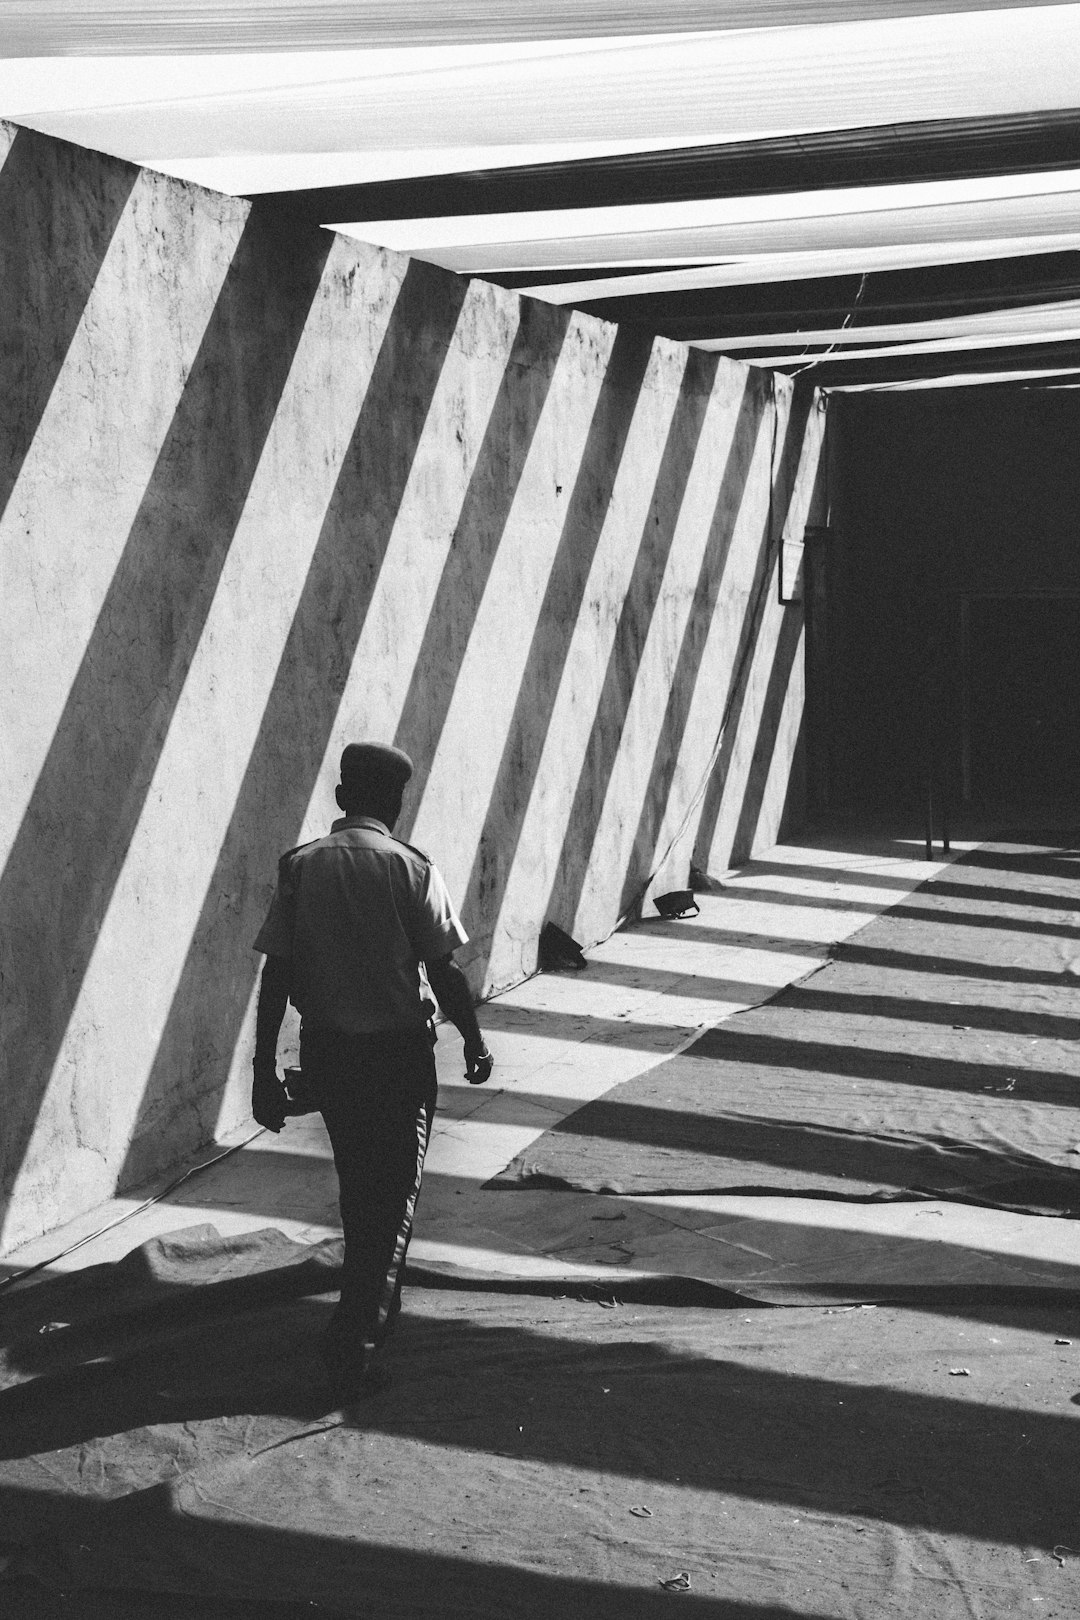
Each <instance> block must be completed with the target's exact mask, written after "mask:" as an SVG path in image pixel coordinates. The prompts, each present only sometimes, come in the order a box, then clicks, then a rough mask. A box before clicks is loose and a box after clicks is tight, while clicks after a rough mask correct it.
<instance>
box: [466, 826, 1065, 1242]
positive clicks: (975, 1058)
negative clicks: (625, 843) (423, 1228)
mask: <svg viewBox="0 0 1080 1620" xmlns="http://www.w3.org/2000/svg"><path fill="white" fill-rule="evenodd" d="M735 892H736V891H734V890H733V891H732V893H735ZM738 892H739V893H745V894H746V896H747V898H749V899H754V898H761V899H765V898H768V899H770V900H772V901H782V900H784V899H788V898H790V899H791V900H792V903H793V904H796V905H799V904H806V903H807V902H806V901H805V900H804V899H803V898H802V897H795V896H788V895H786V894H781V893H779V892H777V893H773V892H771V891H767V890H765V889H764V888H762V889H745V888H742V887H741V888H740V890H739V891H738ZM672 926H673V927H677V926H678V925H677V924H673V925H672ZM698 937H700V930H699V934H698ZM725 939H726V937H725ZM761 943H762V942H761V941H760V940H757V939H755V940H754V944H755V946H758V947H759V948H760V946H761ZM778 944H780V945H781V946H782V944H783V942H782V941H781V942H778ZM1078 1035H1080V850H1078V849H1076V848H1074V847H1068V848H1064V847H1057V846H1053V845H1050V844H1046V843H1042V842H1035V841H1032V840H1031V839H1024V838H1016V839H1013V840H1010V841H1003V842H998V843H993V844H987V845H984V846H982V847H981V848H980V849H978V850H975V851H972V852H971V853H969V854H967V855H965V856H964V857H962V858H961V859H960V860H959V861H957V862H956V863H955V864H953V865H952V866H950V867H948V868H947V869H946V870H945V871H944V872H943V873H942V874H941V875H940V876H939V877H936V878H934V879H932V880H931V881H930V882H928V883H925V884H923V885H922V886H921V887H920V888H919V889H917V890H916V891H915V892H914V893H912V894H911V895H909V896H907V897H906V898H905V899H904V900H902V901H901V902H900V903H899V904H898V905H895V906H893V907H892V908H891V910H889V911H888V912H886V913H885V914H883V915H882V916H881V917H879V918H877V919H875V920H874V921H873V922H871V923H869V924H868V925H867V926H866V927H865V928H863V929H862V930H860V932H859V933H858V934H856V935H855V936H854V937H853V938H852V939H850V940H849V941H847V942H846V943H844V944H843V945H841V946H839V947H838V948H837V949H836V951H835V960H833V961H831V962H829V963H827V964H826V965H825V966H824V967H823V968H821V969H820V970H818V971H817V972H815V973H813V974H811V975H810V976H809V977H808V978H806V979H804V980H803V981H802V982H801V983H799V984H797V985H794V986H792V987H791V988H790V989H788V990H785V991H783V992H782V993H781V994H780V995H778V996H777V997H775V998H774V999H773V1000H772V1001H770V1002H767V1003H765V1004H764V1005H762V1006H759V1007H755V1008H753V1009H751V1010H750V1011H748V1012H743V1013H738V1014H736V1015H735V1016H734V1017H732V1018H730V1019H728V1020H727V1021H726V1022H725V1023H723V1024H721V1025H719V1026H717V1028H715V1029H712V1030H710V1031H709V1032H708V1033H707V1034H705V1035H704V1036H702V1038H701V1039H700V1040H699V1041H697V1042H696V1043H695V1044H694V1045H693V1046H691V1047H690V1048H689V1049H688V1050H687V1051H686V1052H684V1053H682V1054H681V1055H680V1056H678V1057H675V1058H672V1059H670V1060H668V1061H667V1062H665V1063H662V1064H660V1065H659V1066H658V1067H656V1068H653V1069H650V1070H648V1071H647V1072H646V1073H644V1074H642V1075H639V1076H638V1077H637V1078H636V1079H633V1080H629V1081H627V1082H626V1083H625V1084H623V1085H621V1086H617V1087H615V1088H614V1089H613V1090H612V1091H610V1092H608V1093H607V1094H606V1095H605V1096H603V1097H601V1098H598V1099H596V1100H595V1101H593V1102H590V1103H588V1104H586V1105H585V1106H584V1107H583V1108H580V1109H578V1110H577V1111H576V1112H575V1113H573V1114H571V1115H570V1116H569V1117H568V1118H566V1119H564V1120H562V1121H560V1123H559V1124H558V1125H557V1126H555V1127H554V1128H553V1129H552V1130H550V1131H547V1132H546V1133H545V1134H544V1135H543V1136H542V1137H540V1138H539V1139H538V1140H537V1141H535V1142H533V1143H532V1144H531V1145H530V1146H529V1147H528V1148H526V1149H525V1151H524V1152H522V1153H521V1154H519V1155H518V1157H517V1158H516V1159H514V1160H513V1162H512V1163H511V1164H510V1165H509V1166H508V1167H507V1168H506V1169H505V1170H504V1171H503V1172H502V1173H501V1174H500V1175H499V1176H497V1177H495V1178H494V1181H493V1182H491V1183H489V1185H491V1186H498V1187H504V1188H506V1187H510V1188H513V1187H525V1186H532V1187H536V1186H561V1187H574V1188H578V1189H582V1190H586V1191H593V1192H613V1193H622V1194H646V1193H649V1194H657V1193H705V1192H710V1193H725V1192H753V1193H765V1192H768V1193H788V1194H801V1195H804V1196H805V1195H817V1196H821V1197H828V1198H858V1199H898V1198H916V1197H934V1198H948V1199H953V1200H960V1201H964V1202H971V1203H978V1204H985V1205H991V1206H995V1207H998V1208H1002V1209H1010V1210H1019V1211H1026V1212H1032V1213H1039V1214H1056V1215H1073V1216H1075V1215H1080V1044H1078V1041H1077V1037H1078Z"/></svg>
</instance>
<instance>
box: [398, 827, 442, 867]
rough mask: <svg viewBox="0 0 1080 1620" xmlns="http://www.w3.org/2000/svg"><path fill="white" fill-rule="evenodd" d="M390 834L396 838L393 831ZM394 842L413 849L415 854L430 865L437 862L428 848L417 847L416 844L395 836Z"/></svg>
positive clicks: (404, 847)
mask: <svg viewBox="0 0 1080 1620" xmlns="http://www.w3.org/2000/svg"><path fill="white" fill-rule="evenodd" d="M390 836H391V838H394V835H393V833H391V834H390ZM394 843H395V844H400V845H401V847H402V849H409V850H411V851H412V853H413V854H414V855H419V857H420V859H421V860H422V861H426V862H427V863H428V865H429V866H434V864H435V863H434V861H433V860H432V859H431V856H430V855H429V854H428V852H427V850H426V849H417V847H416V845H415V844H407V843H406V842H405V840H404V838H394Z"/></svg>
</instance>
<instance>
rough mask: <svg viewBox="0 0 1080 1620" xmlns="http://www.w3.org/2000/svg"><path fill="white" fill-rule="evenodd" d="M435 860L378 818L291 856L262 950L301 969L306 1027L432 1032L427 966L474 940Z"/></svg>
mask: <svg viewBox="0 0 1080 1620" xmlns="http://www.w3.org/2000/svg"><path fill="white" fill-rule="evenodd" d="M468 937H469V936H468V935H467V934H466V932H465V930H464V928H463V927H462V925H461V920H460V918H459V917H458V915H457V913H456V911H455V910H454V907H453V905H452V904H451V901H450V896H449V894H448V893H447V890H446V884H445V883H444V882H443V879H442V877H441V875H440V873H439V871H438V869H437V868H436V867H435V865H434V864H433V863H432V862H431V861H430V860H428V858H427V857H426V856H425V855H423V854H421V853H420V851H419V850H415V849H413V848H412V847H411V845H409V844H403V843H401V842H399V840H398V839H396V838H392V837H391V836H390V833H389V831H388V830H387V828H386V827H385V826H384V824H383V823H382V822H381V821H376V820H375V819H374V818H373V817H371V816H345V817H343V818H342V819H341V820H340V821H335V822H334V824H333V826H332V827H331V829H330V832H329V833H328V834H327V835H326V837H325V838H317V839H316V840H315V842H314V843H311V844H302V845H301V846H300V848H299V849H295V850H291V851H290V852H289V853H288V854H287V855H283V856H282V858H281V861H280V862H279V864H278V883H277V890H276V892H275V894H274V898H273V901H272V902H271V905H270V911H269V913H268V915H267V918H266V921H265V922H264V923H263V926H262V928H261V929H260V930H259V934H258V937H257V938H256V940H255V949H256V950H257V951H262V952H263V954H264V955H266V956H281V957H284V958H286V959H287V960H288V962H289V963H290V964H291V968H292V974H291V985H290V991H289V994H290V999H291V1000H292V1001H293V1003H294V1005H295V1006H296V1007H297V1008H298V1009H299V1011H300V1014H301V1017H302V1019H303V1022H304V1027H305V1028H306V1029H335V1030H343V1031H346V1032H348V1033H349V1034H357V1035H360V1034H371V1033H374V1032H376V1031H378V1030H406V1029H415V1028H417V1027H423V1026H424V1024H426V1022H427V1020H428V1018H429V1017H430V1016H431V1013H432V1012H433V1011H434V1004H433V1002H432V1001H431V1000H430V992H429V991H428V987H427V981H426V979H425V978H424V977H423V975H422V970H421V966H420V964H421V963H422V962H425V961H434V960H436V959H438V958H440V957H444V956H448V955H449V954H450V952H451V951H453V950H454V949H455V948H456V947H457V946H458V945H464V944H465V943H466V941H467V939H468Z"/></svg>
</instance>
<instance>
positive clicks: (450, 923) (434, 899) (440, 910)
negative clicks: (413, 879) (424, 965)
mask: <svg viewBox="0 0 1080 1620" xmlns="http://www.w3.org/2000/svg"><path fill="white" fill-rule="evenodd" d="M468 938H469V936H468V934H467V933H466V932H465V929H464V928H463V927H462V924H461V918H460V917H459V916H458V914H457V912H456V911H455V910H454V905H453V902H452V900H451V899H450V895H449V892H448V890H447V887H446V884H445V883H444V881H443V877H442V873H441V872H440V871H439V869H438V867H437V866H435V865H433V864H431V863H430V862H429V864H428V866H427V868H426V870H425V873H424V879H423V883H422V885H421V888H420V894H419V916H418V917H417V919H416V922H415V926H414V930H413V945H414V946H415V949H416V954H417V955H418V956H419V958H420V960H421V961H422V962H432V961H436V960H437V959H438V958H440V957H443V956H449V955H450V952H451V951H454V950H456V949H457V947H458V946H459V945H464V944H465V943H466V942H467V940H468Z"/></svg>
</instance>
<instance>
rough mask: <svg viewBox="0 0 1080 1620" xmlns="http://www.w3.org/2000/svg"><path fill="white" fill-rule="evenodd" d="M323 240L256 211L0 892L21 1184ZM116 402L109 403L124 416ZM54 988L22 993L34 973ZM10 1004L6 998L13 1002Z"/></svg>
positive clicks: (11, 1152) (6, 1151)
mask: <svg viewBox="0 0 1080 1620" xmlns="http://www.w3.org/2000/svg"><path fill="white" fill-rule="evenodd" d="M331 241H332V237H331V236H330V235H329V233H312V234H311V235H310V236H305V237H304V238H301V239H299V240H297V239H296V238H295V237H293V238H291V239H289V240H283V239H282V238H281V236H280V235H279V234H278V232H277V231H276V230H275V229H274V228H273V227H272V226H267V225H266V224H265V223H264V221H263V216H262V213H261V211H260V210H259V209H257V208H256V209H253V211H252V213H251V215H250V216H249V219H248V223H247V225H246V226H245V228H244V232H243V235H242V237H241V239H240V242H239V244H238V246H237V249H236V252H235V255H234V257H233V260H232V263H231V265H230V267H229V270H228V273H227V275H226V277H225V281H224V283H223V285H222V289H221V293H220V295H219V297H218V300H217V303H216V305H215V308H214V312H213V314H212V316H211V318H210V321H209V323H208V325H207V328H206V331H205V333H204V336H203V340H202V343H201V344H200V347H199V351H198V353H197V355H196V357H195V360H194V362H193V364H192V368H191V371H190V374H189V376H188V380H187V383H186V385H185V387H184V391H183V394H182V395H181V398H180V401H179V404H178V405H177V408H176V412H175V414H174V416H173V420H172V422H171V424H170V427H169V431H168V433H167V435H166V438H165V442H164V444H163V446H162V449H161V453H160V455H159V457H158V460H157V463H156V465H155V468H154V472H153V474H152V476H151V479H150V482H149V484H148V486H147V489H146V492H145V494H144V496H143V499H142V502H141V504H140V506H139V511H138V513H137V515H136V517H135V521H134V523H133V524H132V528H131V532H130V534H129V535H128V538H127V541H126V543H125V547H124V551H123V554H122V556H121V558H120V561H119V563H118V564H117V567H116V571H115V573H114V575H113V579H112V581H111V583H110V586H109V589H108V592H107V593H106V596H105V599H104V601H103V603H102V606H101V610H100V612H99V614H98V618H97V623H96V625H95V627H94V631H93V634H92V635H91V638H90V641H89V644H88V646H87V648H86V652H85V654H84V656H83V659H82V663H81V665H80V667H79V670H78V673H77V675H76V677H75V681H74V683H73V686H72V689H71V692H70V694H69V697H68V701H67V703H66V705H65V708H64V712H63V715H62V716H61V719H60V722H59V724H58V726H57V728H56V732H55V734H54V736H53V740H52V744H51V746H50V749H49V753H48V755H47V757H46V760H45V764H44V766H43V767H42V770H41V774H40V776H39V777H38V781H37V783H36V785H35V788H34V792H33V795H32V797H31V801H30V804H29V807H28V809H27V812H26V815H25V817H24V819H23V822H22V825H21V827H20V829H19V832H18V835H17V837H16V840H15V843H14V845H13V847H12V852H11V855H10V857H9V859H8V862H7V866H6V868H5V870H4V873H3V877H2V878H0V914H2V915H3V916H4V918H5V921H6V940H5V947H4V948H5V956H6V958H7V959H6V961H5V963H4V971H5V974H6V975H7V977H8V981H9V983H13V984H15V985H17V986H19V988H18V990H17V992H16V996H17V997H18V1000H17V1002H16V1005H15V1007H14V1008H13V1015H12V1018H11V1023H10V1026H9V1030H8V1036H7V1042H6V1050H5V1057H6V1060H7V1063H8V1065H9V1072H10V1074H11V1075H12V1076H13V1081H12V1082H10V1085H11V1091H10V1093H9V1097H10V1100H9V1102H8V1103H7V1107H8V1110H9V1111H8V1114H7V1119H6V1122H5V1123H6V1130H5V1138H4V1145H3V1160H2V1164H3V1184H4V1185H9V1184H10V1178H11V1177H12V1176H13V1175H14V1174H15V1173H17V1170H18V1168H19V1165H20V1163H21V1161H22V1155H23V1152H24V1149H25V1147H26V1144H27V1142H28V1141H29V1138H30V1133H31V1132H32V1130H33V1127H34V1122H35V1120H36V1117H37V1112H38V1107H39V1104H40V1101H41V1098H42V1096H43V1093H44V1089H45V1087H46V1086H47V1084H48V1080H49V1075H50V1073H51V1070H52V1066H53V1063H54V1062H55V1059H56V1056H57V1053H58V1052H59V1050H60V1045H61V1042H62V1040H63V1037H64V1031H65V1029H66V1027H67V1023H68V1019H69V1017H70V1015H71V1012H72V1009H73V1007H74V1005H75V1002H76V999H77V997H78V994H79V989H80V986H81V984H82V980H83V976H84V974H85V972H86V968H87V965H88V963H89V960H90V956H91V953H92V951H93V948H94V942H95V940H96V938H97V935H98V932H99V930H100V927H101V923H102V920H103V918H104V915H105V912H106V910H107V908H108V904H109V900H110V897H111V895H112V892H113V888H114V886H115V883H116V880H117V878H118V876H119V873H120V869H121V867H122V864H123V861H124V857H125V854H126V852H127V849H128V846H129V844H130V841H131V837H132V834H133V832H134V829H135V826H136V823H137V822H138V819H139V816H140V814H141V811H142V807H143V803H144V800H145V797H146V793H147V790H148V788H149V785H150V782H151V780H152V777H153V772H154V768H155V766H156V764H157V761H158V758H159V755H160V752H161V748H162V746H163V744H164V740H165V736H166V733H167V731H168V727H169V723H170V720H171V718H172V715H173V711H174V709H175V706H176V703H177V700H178V698H179V696H180V692H181V690H182V688H183V684H184V680H185V678H186V676H187V673H188V669H189V668H190V665H191V660H192V658H193V656H194V653H195V649H196V647H197V645H198V642H199V637H200V635H201V633H202V629H203V625H204V623H205V620H206V615H207V613H208V612H209V609H210V604H211V601H212V599H213V596H214V591H215V589H216V586H217V583H218V579H219V576H220V573H221V569H222V566H223V564H224V561H225V558H226V555H227V553H228V550H229V546H230V543H231V541H232V536H233V532H234V530H235V528H236V524H237V522H238V521H239V518H240V515H241V512H242V511H243V507H244V502H245V500H246V499H247V494H248V490H249V487H250V484H251V480H252V477H253V475H254V472H255V468H256V466H257V464H258V461H259V456H260V454H261V452H262V447H263V444H264V442H265V439H266V435H267V433H268V431H269V429H270V424H271V422H272V421H273V418H274V413H275V410H276V409H277V404H278V400H279V398H280V395H281V390H282V388H283V386H284V383H285V378H286V376H287V374H288V371H289V366H290V364H291V362H292V357H293V353H294V351H295V349H296V345H297V343H298V342H299V339H300V334H301V332H302V331H303V327H304V322H305V320H306V318H307V314H308V310H309V308H310V305H311V302H312V300H313V298H314V296H315V292H316V289H317V288H318V285H319V281H320V277H321V274H322V268H323V264H324V262H325V259H326V255H327V253H328V251H329V246H330V243H331ZM118 403H119V402H118ZM30 963H34V964H42V965H45V964H53V965H54V967H55V971H48V972H42V973H39V974H38V975H37V976H35V977H33V978H31V977H29V976H28V974H27V972H26V966H27V964H30ZM12 999H13V1000H15V997H12Z"/></svg>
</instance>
